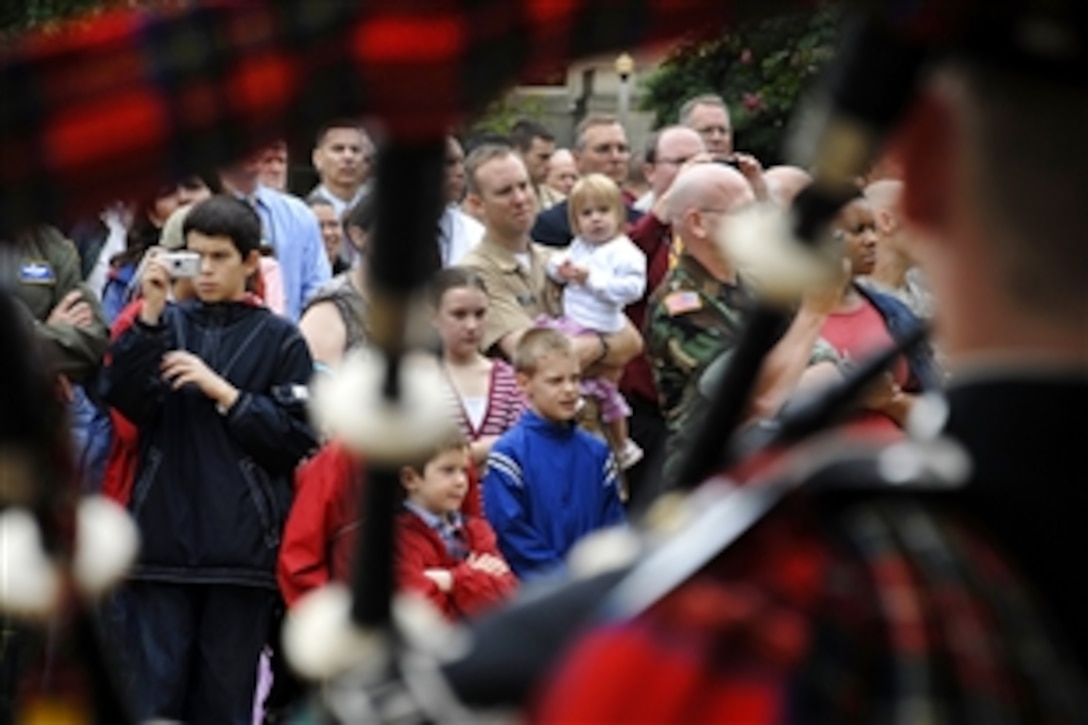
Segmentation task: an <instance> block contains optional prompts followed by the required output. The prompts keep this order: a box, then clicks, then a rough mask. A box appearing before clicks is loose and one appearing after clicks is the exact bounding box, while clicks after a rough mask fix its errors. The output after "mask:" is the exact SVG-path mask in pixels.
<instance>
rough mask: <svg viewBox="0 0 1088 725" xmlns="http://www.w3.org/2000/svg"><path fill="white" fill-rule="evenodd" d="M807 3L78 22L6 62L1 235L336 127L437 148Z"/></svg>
mask: <svg viewBox="0 0 1088 725" xmlns="http://www.w3.org/2000/svg"><path fill="white" fill-rule="evenodd" d="M799 4H802V5H803V4H804V3H803V2H798V1H797V0H795V1H794V2H786V1H785V0H775V1H774V2H770V3H768V2H758V1H757V0H733V1H732V2H724V1H720V2H719V1H717V0H715V1H714V2H711V1H710V0H668V1H666V0H414V1H413V2H376V1H373V0H371V1H369V2H366V1H360V2H354V3H353V2H331V1H328V2H326V1H322V2H297V0H268V1H267V2H260V3H256V2H224V1H219V2H205V3H202V4H199V5H194V6H192V7H189V8H186V9H182V10H174V11H172V12H164V13H163V14H161V15H154V14H150V13H146V12H140V11H132V10H125V11H117V12H112V13H108V14H105V15H103V16H101V17H99V18H96V19H95V20H94V21H92V22H82V23H81V22H74V23H70V24H69V25H68V26H67V28H66V29H65V30H64V31H63V32H60V33H56V34H49V35H42V36H33V37H29V38H27V39H26V40H25V41H24V42H22V43H21V44H19V46H18V47H16V48H14V49H12V50H9V51H7V52H6V53H4V55H3V56H2V57H0V63H2V65H0V98H4V99H5V100H4V103H2V104H0V158H2V159H3V163H2V164H0V191H2V193H0V224H2V225H3V226H5V227H7V228H13V227H15V226H18V225H24V224H26V223H28V222H31V221H39V220H50V219H57V218H59V217H61V216H62V215H65V216H66V215H70V213H71V212H73V211H79V210H83V211H85V210H88V209H90V210H93V209H97V208H98V207H99V206H100V205H102V204H103V203H105V202H107V201H109V200H112V199H115V198H125V197H128V196H132V195H139V194H143V193H146V191H147V190H148V189H154V188H157V187H158V186H159V185H160V184H161V182H163V181H165V180H167V179H171V178H181V177H182V176H184V175H186V174H188V173H191V172H193V171H200V170H204V169H212V168H215V167H216V166H217V165H219V164H222V163H224V162H226V161H229V160H232V159H234V158H238V157H240V156H242V155H243V154H244V153H246V152H248V151H251V150H253V149H254V148H255V147H257V146H259V145H260V144H262V143H266V142H269V141H271V140H273V139H275V138H278V137H283V136H287V137H298V136H300V135H303V134H305V135H308V134H310V133H311V132H312V131H313V130H314V129H315V128H317V127H318V126H319V125H320V124H321V123H322V122H325V121H327V120H329V119H330V118H334V117H340V116H363V115H374V116H377V117H379V118H380V119H381V120H382V121H383V122H384V126H385V129H386V130H387V131H388V132H389V134H390V135H391V137H392V138H393V139H394V140H400V141H406V142H412V141H423V140H427V139H433V138H439V137H440V136H441V135H442V134H444V133H446V132H447V130H448V129H449V127H450V126H451V125H453V124H456V123H457V122H459V121H463V120H465V119H466V118H467V117H470V116H471V115H472V114H473V113H475V112H477V111H479V110H480V109H482V108H483V107H484V106H485V105H486V103H487V102H488V101H490V100H491V99H492V98H493V97H495V96H496V95H497V94H498V93H499V92H500V91H502V90H503V89H504V88H506V87H508V86H509V85H511V84H513V83H514V82H515V81H516V79H517V78H518V77H519V76H522V75H524V74H526V73H532V72H533V71H534V69H538V68H546V67H552V66H554V65H555V64H556V63H557V62H560V61H562V60H563V59H570V58H576V57H579V56H584V55H588V54H591V53H596V52H601V51H605V50H608V49H614V48H622V47H628V46H635V45H639V44H643V43H647V42H652V41H655V40H662V39H667V38H670V37H674V36H677V35H680V34H683V33H685V32H689V31H692V30H699V31H703V32H705V31H708V30H713V29H715V28H717V27H720V25H721V23H722V22H725V21H728V20H730V19H731V18H733V17H735V16H737V15H738V14H739V15H744V14H748V15H752V14H756V13H758V14H759V15H761V16H762V15H766V14H767V13H768V10H769V8H768V7H767V6H768V5H773V6H775V7H781V6H790V5H799Z"/></svg>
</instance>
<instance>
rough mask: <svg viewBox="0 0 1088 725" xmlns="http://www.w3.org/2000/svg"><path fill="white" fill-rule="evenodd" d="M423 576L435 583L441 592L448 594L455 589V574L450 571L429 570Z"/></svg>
mask: <svg viewBox="0 0 1088 725" xmlns="http://www.w3.org/2000/svg"><path fill="white" fill-rule="evenodd" d="M423 576H425V577H427V578H428V579H430V580H431V581H433V582H434V584H435V586H436V587H438V590H439V591H442V592H448V591H450V590H451V589H453V574H452V573H450V570H449V569H427V570H425V571H424V572H423Z"/></svg>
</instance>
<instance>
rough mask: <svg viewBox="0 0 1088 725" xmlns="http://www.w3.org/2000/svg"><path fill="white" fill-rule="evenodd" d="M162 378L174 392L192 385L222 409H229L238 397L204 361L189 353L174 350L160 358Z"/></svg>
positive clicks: (228, 384)
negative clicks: (184, 386)
mask: <svg viewBox="0 0 1088 725" xmlns="http://www.w3.org/2000/svg"><path fill="white" fill-rule="evenodd" d="M160 368H161V370H162V377H163V379H165V380H166V381H167V382H168V383H170V385H171V387H173V389H174V390H177V389H178V388H180V387H181V386H183V385H185V384H187V383H192V384H193V385H195V386H197V387H198V388H199V389H200V391H201V392H202V393H204V394H205V395H207V396H208V397H209V398H211V399H212V400H214V401H216V402H217V403H219V404H220V405H221V406H222V407H223V408H230V406H232V405H233V404H234V401H235V399H237V397H238V391H237V390H236V389H235V388H234V386H232V385H231V384H230V383H228V382H227V381H226V380H224V379H223V378H221V377H219V376H218V375H216V374H215V372H213V371H212V370H211V369H210V368H209V367H208V366H207V365H205V364H204V361H203V360H201V359H200V358H198V357H197V356H196V355H194V354H192V353H191V352H185V351H184V350H174V351H173V352H168V353H166V354H165V355H163V356H162V365H161V366H160Z"/></svg>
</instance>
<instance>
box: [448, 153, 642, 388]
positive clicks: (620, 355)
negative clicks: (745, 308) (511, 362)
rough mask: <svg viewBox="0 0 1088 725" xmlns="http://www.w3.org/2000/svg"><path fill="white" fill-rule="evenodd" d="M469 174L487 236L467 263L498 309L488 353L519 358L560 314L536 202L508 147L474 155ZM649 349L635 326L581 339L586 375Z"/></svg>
mask: <svg viewBox="0 0 1088 725" xmlns="http://www.w3.org/2000/svg"><path fill="white" fill-rule="evenodd" d="M466 171H467V174H466V178H467V180H468V198H467V201H468V203H469V204H471V205H472V206H474V207H475V208H476V209H477V211H478V212H479V214H480V216H481V217H482V218H483V219H484V227H485V230H486V231H485V233H484V237H483V239H482V240H481V241H480V243H479V244H478V245H477V246H476V247H475V248H474V249H473V250H472V251H471V252H469V253H468V255H466V257H465V258H464V260H462V262H461V264H462V265H464V266H466V267H471V268H473V269H475V270H476V271H477V272H479V273H480V276H481V277H483V279H484V283H485V284H486V286H487V295H488V299H489V302H490V305H489V308H488V313H487V323H486V326H485V329H484V336H483V340H482V341H481V348H482V349H483V350H484V351H485V352H486V353H488V354H491V355H499V356H503V357H506V358H507V359H512V357H513V354H514V350H515V349H516V348H517V344H518V341H519V340H520V339H521V336H522V335H523V334H524V333H525V331H526V330H529V329H530V328H531V327H532V326H533V323H534V320H535V319H536V318H537V317H538V316H539V315H542V314H547V315H555V314H557V313H558V312H559V306H558V303H559V298H558V296H557V295H556V294H555V292H556V290H554V289H552V288H551V287H550V286H549V282H548V278H547V275H546V273H545V270H544V265H545V264H546V262H547V257H548V254H549V252H548V250H547V249H544V248H543V247H540V246H538V245H536V244H534V243H533V240H532V239H530V237H529V229H530V228H531V227H532V224H533V218H534V217H535V216H536V196H535V195H534V194H533V188H532V183H531V182H530V181H529V174H528V172H527V171H526V170H525V164H524V163H522V161H521V159H520V158H519V157H518V156H517V154H515V153H514V152H513V151H512V150H511V149H510V148H509V147H507V146H501V145H497V144H484V145H483V146H480V147H479V148H477V149H476V150H474V151H473V152H472V153H471V154H470V155H469V158H468V161H467V162H466ZM641 345H642V340H641V337H640V336H639V334H638V332H637V331H636V330H635V329H634V328H633V327H632V326H631V325H627V327H625V328H624V329H622V330H620V331H619V332H617V333H615V334H612V335H602V336H600V337H599V338H598V337H593V336H578V337H576V338H574V348H575V353H576V354H577V355H578V358H579V360H580V361H581V363H582V369H583V370H586V369H588V368H589V367H590V366H591V365H592V364H593V363H596V362H600V361H608V362H611V363H613V364H615V361H617V360H626V359H629V358H630V356H631V355H633V354H636V353H637V352H638V350H639V349H640V348H641Z"/></svg>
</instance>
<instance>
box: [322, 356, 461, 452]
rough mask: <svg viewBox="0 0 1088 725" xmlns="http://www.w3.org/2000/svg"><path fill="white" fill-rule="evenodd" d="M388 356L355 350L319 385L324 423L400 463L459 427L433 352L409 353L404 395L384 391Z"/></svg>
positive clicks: (357, 445)
mask: <svg viewBox="0 0 1088 725" xmlns="http://www.w3.org/2000/svg"><path fill="white" fill-rule="evenodd" d="M385 369H386V362H385V358H384V356H383V355H382V354H381V353H379V352H378V351H375V350H358V351H354V352H352V353H349V354H348V355H347V357H345V359H344V361H343V363H342V364H341V365H340V367H339V368H338V369H337V370H336V372H335V373H334V374H332V375H329V376H326V377H324V378H322V379H320V380H318V381H317V382H316V383H315V385H314V400H313V412H314V417H315V419H316V421H317V424H318V426H319V427H320V428H321V429H322V430H323V431H326V432H328V433H330V434H332V435H333V436H335V437H336V438H339V439H340V440H342V441H344V443H345V444H346V445H347V446H348V447H349V448H351V449H352V450H354V451H356V452H357V453H360V454H362V455H363V456H365V457H366V458H368V459H369V460H372V461H376V462H380V463H389V464H393V465H399V464H401V463H403V462H404V461H405V460H410V459H412V458H415V457H417V456H418V455H420V454H423V453H426V452H427V451H428V450H430V449H432V448H433V447H434V446H435V445H436V444H438V443H439V442H441V441H442V440H443V439H444V438H445V437H447V436H448V435H449V434H450V433H451V432H452V431H453V430H454V426H455V423H454V421H455V418H454V409H453V402H452V401H453V397H452V395H451V394H450V389H449V384H448V383H447V382H446V378H445V376H444V375H443V374H442V371H441V369H440V368H439V364H438V361H437V360H436V359H435V357H434V356H433V355H425V354H420V353H412V354H409V355H405V356H404V359H403V360H402V361H401V369H400V376H401V379H400V398H399V399H398V400H396V401H390V400H388V399H386V397H385V396H384V395H382V391H381V386H382V381H383V379H384V376H385Z"/></svg>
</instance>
